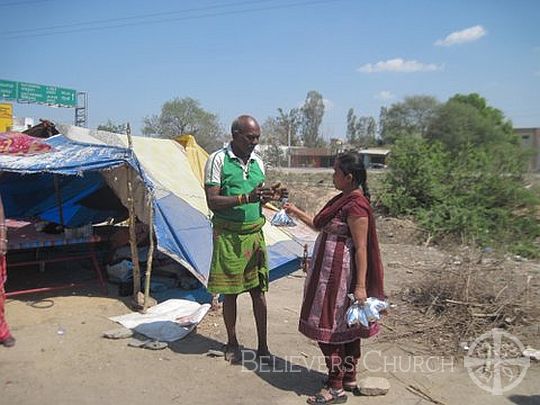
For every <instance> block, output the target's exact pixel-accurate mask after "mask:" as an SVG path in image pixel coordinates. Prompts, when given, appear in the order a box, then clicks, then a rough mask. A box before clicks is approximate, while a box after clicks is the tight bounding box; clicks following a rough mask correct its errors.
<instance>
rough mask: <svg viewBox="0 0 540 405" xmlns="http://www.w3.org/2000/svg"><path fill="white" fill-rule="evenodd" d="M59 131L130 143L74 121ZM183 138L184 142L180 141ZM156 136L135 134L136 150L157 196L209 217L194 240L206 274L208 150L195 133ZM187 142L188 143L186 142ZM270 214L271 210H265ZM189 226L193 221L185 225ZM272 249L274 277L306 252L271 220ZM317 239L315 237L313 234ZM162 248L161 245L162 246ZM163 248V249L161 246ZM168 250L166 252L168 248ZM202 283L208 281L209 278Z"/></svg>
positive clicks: (92, 140)
mask: <svg viewBox="0 0 540 405" xmlns="http://www.w3.org/2000/svg"><path fill="white" fill-rule="evenodd" d="M58 128H59V129H60V132H61V133H63V134H65V136H66V137H68V138H69V139H71V140H74V141H77V142H84V143H87V144H97V145H114V146H119V147H125V146H127V137H126V136H125V135H120V134H114V133H110V132H106V131H97V130H91V129H87V128H81V127H76V126H73V125H60V126H58ZM177 140H178V141H180V140H182V144H180V143H179V142H177ZM177 140H172V139H157V138H148V137H140V136H134V137H133V151H134V153H135V156H136V157H137V160H138V162H139V164H140V166H141V168H142V170H143V171H144V173H145V174H146V176H147V177H148V178H149V179H151V181H152V184H153V186H154V190H155V193H156V196H158V195H166V196H167V201H169V203H168V204H167V208H169V209H170V210H171V211H172V212H173V213H175V214H177V215H181V217H182V218H185V219H188V218H186V217H187V216H186V215H184V214H183V213H184V212H186V211H185V209H186V205H187V206H189V207H190V208H192V209H195V210H197V211H198V212H199V214H201V215H203V216H204V217H205V218H206V221H207V225H208V233H207V234H206V235H205V236H204V237H202V238H201V239H202V240H204V241H203V242H201V239H197V240H196V241H194V244H196V245H195V249H197V253H198V254H199V255H201V256H204V257H205V258H206V263H207V267H206V273H205V274H206V275H208V269H209V266H210V262H211V258H212V234H211V224H210V220H209V218H210V217H211V212H210V211H209V210H208V207H207V205H206V197H205V193H204V186H203V184H202V179H201V176H202V171H203V167H204V164H205V163H206V159H205V158H206V157H207V154H205V153H204V151H203V150H201V148H200V146H198V145H197V143H196V142H195V140H194V138H193V137H185V138H183V139H182V138H180V137H179V138H177ZM184 145H185V146H184ZM265 214H267V218H268V216H270V215H272V213H271V212H268V211H266V212H265ZM184 226H186V227H189V226H190V225H184ZM263 231H264V234H265V239H266V244H267V246H268V253H269V265H270V278H271V279H275V278H277V277H279V276H282V275H284V274H286V273H287V272H289V271H291V270H293V269H296V268H297V265H298V259H299V258H301V257H302V256H303V244H302V243H299V242H297V241H295V239H294V238H293V237H292V236H291V234H290V233H288V232H287V230H285V229H282V228H277V227H274V226H271V225H270V223H269V221H268V222H267V223H266V225H265V226H264V228H263ZM313 240H314V238H313ZM160 250H162V249H160ZM162 251H163V250H162ZM165 253H166V252H165ZM203 284H205V285H206V282H204V283H203Z"/></svg>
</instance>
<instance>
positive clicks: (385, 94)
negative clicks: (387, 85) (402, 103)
mask: <svg viewBox="0 0 540 405" xmlns="http://www.w3.org/2000/svg"><path fill="white" fill-rule="evenodd" d="M375 98H376V99H377V100H383V101H388V100H392V99H394V98H396V96H395V95H394V94H392V92H390V91H388V90H383V91H380V92H378V93H377V94H375Z"/></svg>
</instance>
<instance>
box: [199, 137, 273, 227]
mask: <svg viewBox="0 0 540 405" xmlns="http://www.w3.org/2000/svg"><path fill="white" fill-rule="evenodd" d="M204 173H205V174H204V184H205V185H207V186H219V187H220V189H221V191H220V194H221V195H226V196H232V195H234V196H237V195H240V194H249V193H251V192H252V191H253V190H254V189H255V187H257V186H258V185H259V184H262V183H264V180H265V174H264V164H263V162H262V159H261V158H260V157H259V155H257V154H256V153H254V152H253V153H252V154H251V156H250V158H249V161H248V163H247V164H244V162H243V161H242V160H241V159H240V158H238V157H237V156H236V155H235V154H234V152H233V151H232V148H231V145H230V144H229V145H228V146H227V147H225V148H223V149H220V150H218V151H216V152H214V153H212V154H211V155H210V157H209V158H208V160H207V162H206V167H205V171H204ZM261 209H262V208H261V204H260V203H259V202H256V203H249V204H242V205H236V206H234V207H231V208H227V209H224V210H220V211H216V212H214V215H215V216H216V217H218V218H221V219H225V220H227V221H232V222H253V221H256V220H257V219H259V218H260V217H261V215H262V211H261Z"/></svg>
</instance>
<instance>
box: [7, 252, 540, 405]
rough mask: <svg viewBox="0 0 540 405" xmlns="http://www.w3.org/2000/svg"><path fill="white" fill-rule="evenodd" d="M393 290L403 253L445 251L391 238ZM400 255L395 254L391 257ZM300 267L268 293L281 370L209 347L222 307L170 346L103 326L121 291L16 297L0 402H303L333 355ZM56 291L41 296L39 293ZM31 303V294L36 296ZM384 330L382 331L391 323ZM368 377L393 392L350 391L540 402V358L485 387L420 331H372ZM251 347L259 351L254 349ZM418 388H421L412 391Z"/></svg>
mask: <svg viewBox="0 0 540 405" xmlns="http://www.w3.org/2000/svg"><path fill="white" fill-rule="evenodd" d="M382 249H383V257H384V260H385V265H386V269H387V290H388V291H392V290H395V289H398V288H399V286H400V284H401V283H402V282H403V280H404V279H405V278H406V277H411V276H412V275H411V274H410V273H407V272H406V271H403V267H402V266H397V265H396V264H395V263H424V264H426V263H427V264H430V263H436V262H437V261H438V260H440V256H441V255H442V253H441V252H439V251H437V250H436V249H433V248H431V249H429V248H423V247H418V246H405V245H396V244H383V245H382ZM392 263H394V264H392ZM302 285H303V277H302V274H301V273H300V272H297V273H294V274H292V275H290V276H288V277H285V278H282V279H280V280H277V281H275V282H273V283H272V284H271V290H270V293H269V294H268V306H269V340H270V345H271V350H272V351H273V353H274V354H275V355H276V356H277V359H276V363H275V366H274V368H273V371H271V370H269V369H260V370H258V371H254V370H253V367H252V366H250V363H249V361H248V363H247V365H246V367H242V366H231V365H228V364H226V362H225V361H223V359H222V358H212V357H209V356H207V355H206V353H207V352H208V350H209V349H220V348H221V344H222V342H223V341H224V339H225V331H224V328H223V324H222V320H221V316H220V315H219V314H210V315H208V316H207V317H206V318H205V319H204V321H203V323H202V324H201V325H200V326H199V328H198V330H197V332H196V333H193V334H191V335H189V336H188V337H187V338H185V339H184V340H181V341H178V342H175V343H174V344H173V345H171V346H170V347H169V348H167V349H165V350H162V351H150V350H145V349H136V348H131V347H128V346H127V345H126V343H127V341H126V340H117V341H112V340H106V339H103V338H101V337H100V336H101V333H102V332H103V331H105V330H109V329H112V328H114V327H116V325H115V324H114V323H113V322H111V321H110V320H108V319H107V318H108V317H110V316H115V315H120V314H124V313H127V312H128V308H127V306H126V305H125V304H124V303H123V301H122V300H121V299H120V298H118V297H108V298H104V297H98V296H93V295H92V291H89V292H86V293H85V292H81V291H78V292H77V295H64V296H62V295H58V294H56V295H50V296H48V297H46V296H44V295H39V296H37V295H36V296H26V297H25V298H24V299H22V298H21V299H12V300H9V301H8V303H7V315H8V319H9V322H10V325H11V327H12V329H13V333H14V335H15V336H16V338H17V345H16V347H14V348H12V349H6V348H2V347H0V403H1V404H6V405H23V404H24V405H32V404H36V405H37V404H39V405H42V404H55V405H63V404H66V405H68V404H69V405H71V404H100V405H106V404H115V405H118V404H131V405H136V404H148V403H152V404H155V405H159V404H175V403H193V404H199V403H200V404H202V403H231V404H274V403H275V404H278V403H279V404H302V403H305V395H307V394H311V393H313V392H314V391H315V390H317V389H318V388H319V387H320V385H321V380H322V379H323V377H324V367H323V366H322V359H321V357H320V353H319V349H318V348H317V346H316V345H315V344H313V343H312V342H310V341H309V340H308V339H306V338H304V337H303V336H302V335H300V334H299V333H298V332H297V327H296V326H297V320H298V308H299V305H300V301H301V294H302ZM39 298H47V299H45V300H42V301H36V302H35V303H33V301H32V300H37V299H39ZM32 303H33V305H31V304H32ZM238 308H239V320H238V325H239V328H238V329H239V338H240V340H241V343H242V344H243V345H244V346H245V347H246V349H249V348H254V347H255V346H256V338H255V326H254V321H253V317H252V312H251V303H250V301H249V297H248V296H247V295H243V296H241V297H240V299H239V307H238ZM383 333H384V331H383ZM363 353H364V355H363V360H362V366H361V371H360V372H359V378H361V377H363V376H368V375H370V376H382V377H385V378H387V379H388V380H389V381H390V383H391V386H392V388H391V390H390V392H389V393H388V394H387V395H386V396H384V397H377V398H357V397H350V398H349V401H348V403H351V404H355V403H358V404H360V403H370V404H396V403H399V404H429V403H433V402H432V401H429V400H427V399H426V397H424V399H423V398H422V394H421V392H423V393H424V394H428V395H429V396H430V397H431V398H432V400H435V401H439V402H440V403H445V404H462V403H465V402H467V403H471V404H476V403H478V404H484V403H490V404H506V403H516V404H532V403H539V402H540V389H539V387H538V381H540V367H539V366H538V363H536V364H533V365H532V366H531V367H530V368H529V369H528V371H527V374H526V376H525V378H524V380H523V381H522V382H521V383H520V384H519V385H518V386H517V387H516V388H514V389H513V390H512V391H510V392H508V393H505V395H504V396H492V395H491V394H490V393H488V392H485V391H483V390H481V389H480V388H478V387H477V386H476V385H475V384H474V383H473V381H472V380H471V378H470V377H469V375H468V374H467V372H466V370H465V369H464V368H463V360H458V359H455V358H452V357H451V356H445V357H430V348H429V347H426V346H425V345H421V344H418V342H414V343H413V342H412V341H411V342H409V343H408V342H407V341H400V342H399V343H395V342H382V341H379V340H378V339H377V338H375V339H373V340H367V341H364V344H363ZM245 355H246V359H248V360H249V359H250V358H251V357H250V356H251V354H250V353H249V352H247V351H246V352H245ZM412 391H415V392H416V393H413V392H412Z"/></svg>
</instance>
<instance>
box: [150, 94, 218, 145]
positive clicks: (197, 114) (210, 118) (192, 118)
mask: <svg viewBox="0 0 540 405" xmlns="http://www.w3.org/2000/svg"><path fill="white" fill-rule="evenodd" d="M143 122H144V127H143V129H142V132H143V134H144V135H147V136H154V137H158V138H175V137H176V136H178V135H183V134H191V135H193V136H194V137H195V138H196V139H197V142H198V143H199V145H200V146H201V147H203V148H204V149H206V150H207V151H209V152H211V151H213V150H215V149H217V148H219V147H220V146H222V145H223V141H224V140H225V136H224V131H223V129H222V127H221V125H220V123H219V120H218V116H217V115H215V114H213V113H210V112H208V111H206V110H204V109H203V108H202V107H201V105H200V103H199V102H198V101H197V100H195V99H192V98H190V97H185V98H174V99H172V100H170V101H167V102H166V103H165V104H163V106H162V107H161V113H160V114H159V115H155V114H154V115H152V116H149V117H145V118H144V121H143Z"/></svg>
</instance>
